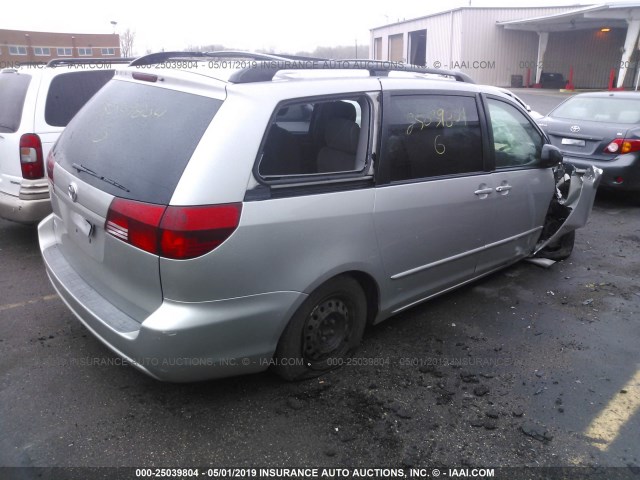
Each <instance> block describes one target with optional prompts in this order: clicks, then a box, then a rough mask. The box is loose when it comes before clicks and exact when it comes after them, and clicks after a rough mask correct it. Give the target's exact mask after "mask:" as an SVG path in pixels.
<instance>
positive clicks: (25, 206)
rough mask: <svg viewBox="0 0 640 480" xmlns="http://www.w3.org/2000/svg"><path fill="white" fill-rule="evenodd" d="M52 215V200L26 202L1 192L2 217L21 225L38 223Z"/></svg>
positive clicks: (0, 211)
mask: <svg viewBox="0 0 640 480" xmlns="http://www.w3.org/2000/svg"><path fill="white" fill-rule="evenodd" d="M50 213H51V200H50V199H49V196H48V195H47V198H40V199H34V200H24V199H21V198H19V197H16V196H14V195H8V194H6V193H2V192H0V217H1V218H5V219H7V220H12V221H14V222H20V223H38V222H39V221H40V220H42V219H43V218H44V217H46V216H47V215H49V214H50Z"/></svg>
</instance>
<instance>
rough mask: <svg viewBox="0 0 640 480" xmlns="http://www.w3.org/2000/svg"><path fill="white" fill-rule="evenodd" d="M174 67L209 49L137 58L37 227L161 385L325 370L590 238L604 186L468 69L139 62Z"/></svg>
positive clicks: (58, 182)
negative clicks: (471, 290) (416, 311)
mask: <svg viewBox="0 0 640 480" xmlns="http://www.w3.org/2000/svg"><path fill="white" fill-rule="evenodd" d="M176 55H179V56H181V57H185V56H189V55H194V58H196V57H201V56H202V55H205V54H202V53H197V54H190V53H189V52H178V53H176V52H167V53H163V54H154V55H150V56H149V57H141V58H140V59H138V60H136V61H135V62H134V63H133V64H132V65H131V66H129V67H127V68H125V69H123V70H121V71H119V72H118V73H117V74H116V76H115V77H114V79H113V80H112V81H111V82H109V83H108V84H107V85H106V86H105V87H104V88H103V89H102V90H101V91H100V92H98V93H97V94H96V96H95V97H94V98H93V99H92V100H91V101H90V102H89V103H88V104H87V105H86V107H85V108H84V109H83V110H82V111H81V112H80V113H79V114H78V115H77V116H76V118H74V120H72V122H71V123H70V124H69V126H68V127H67V128H66V130H65V132H64V133H63V134H62V136H61V137H60V140H59V141H58V142H57V143H56V145H55V147H54V148H53V150H52V152H51V154H50V155H49V158H48V160H47V165H46V170H47V176H48V179H49V186H50V191H51V197H52V206H53V213H52V214H51V215H50V216H49V217H47V218H46V219H45V220H44V221H43V222H42V223H41V224H40V225H39V240H40V248H41V251H42V255H43V258H44V263H45V266H46V270H47V273H48V275H49V278H50V279H51V282H52V284H53V285H54V287H55V288H56V290H57V291H58V293H59V294H60V297H61V298H62V299H63V301H64V302H65V303H66V304H67V305H68V306H69V308H70V310H71V311H72V312H73V314H75V315H76V316H77V317H78V319H79V320H80V321H81V322H82V323H83V324H84V325H85V326H86V327H87V328H88V329H89V330H90V331H91V332H92V333H93V334H94V335H95V336H96V337H97V338H98V339H99V340H101V341H102V342H103V343H105V344H106V345H107V346H108V347H109V348H111V349H112V350H113V351H114V352H116V353H117V354H118V355H120V356H122V357H124V358H125V359H127V360H128V362H129V363H130V364H131V365H132V366H134V367H136V368H138V369H140V370H141V371H143V372H145V373H147V374H149V375H151V376H152V377H154V378H157V379H160V380H166V381H176V382H186V381H196V380H203V379H210V378H219V377H225V376H230V375H239V374H247V373H253V372H259V371H262V370H265V369H267V368H269V367H270V368H272V369H273V370H274V371H276V372H277V373H278V374H279V375H281V376H282V377H283V378H286V379H291V380H295V379H301V378H308V377H312V376H316V375H320V374H322V373H323V372H326V371H328V370H330V369H332V368H335V367H336V366H337V365H341V364H342V363H344V362H343V359H344V358H346V357H348V356H349V355H351V354H352V352H353V351H354V349H355V348H356V347H357V346H358V344H359V343H360V341H361V339H362V335H363V332H364V330H365V328H366V327H367V325H371V324H375V323H378V322H381V321H383V320H385V319H387V318H389V317H391V316H392V315H394V314H395V313H398V312H401V311H403V310H406V309H408V308H410V307H412V306H414V305H417V304H419V303H421V302H423V301H426V300H428V299H430V298H433V297H435V296H437V295H441V294H443V293H445V292H448V291H450V290H452V289H454V288H456V287H459V286H461V285H464V284H467V283H469V282H471V281H474V280H476V279H478V278H480V277H482V276H485V275H488V274H489V273H491V272H494V271H496V270H498V269H501V268H504V267H506V266H508V265H511V264H513V263H514V262H517V261H519V260H522V259H525V258H530V257H532V256H534V255H537V256H547V257H553V256H554V255H555V257H556V259H560V258H566V256H568V255H569V254H570V253H571V249H572V248H573V230H575V229H576V228H579V227H581V226H583V225H584V224H585V223H586V222H587V219H588V216H589V212H590V211H591V208H592V205H593V201H594V196H595V191H596V188H597V185H598V182H599V179H600V175H601V172H600V171H599V170H598V169H589V170H587V171H583V170H579V169H574V170H573V171H571V172H570V171H569V170H568V169H567V170H566V171H565V170H564V167H563V166H562V163H561V156H560V155H559V152H558V150H557V149H555V147H551V146H550V145H548V141H547V139H546V137H545V135H544V134H543V133H542V131H541V130H540V129H539V127H538V126H537V125H535V123H534V122H533V121H532V120H531V118H530V117H529V116H528V114H527V113H526V111H525V110H524V109H523V108H522V107H521V106H519V105H518V104H517V103H515V102H514V101H513V100H511V99H510V98H509V97H508V96H506V95H502V94H500V93H499V92H498V93H496V90H495V89H491V88H485V87H483V86H479V85H475V84H474V83H473V82H472V81H471V80H470V79H469V78H468V77H467V76H465V75H463V74H459V73H456V72H444V71H441V70H438V71H437V72H435V73H436V74H435V75H434V72H433V71H429V70H425V69H417V68H416V69H414V68H413V67H411V68H412V71H411V72H410V73H411V74H410V75H403V74H402V73H403V72H400V73H401V74H400V75H397V76H396V75H393V74H394V73H397V72H395V71H392V70H393V68H396V69H397V68H400V67H395V66H392V65H389V64H388V63H383V62H375V61H371V62H368V63H367V65H368V67H367V68H369V69H368V70H367V69H363V67H361V66H360V67H354V68H349V64H348V62H347V63H341V64H340V65H339V66H340V68H337V67H336V66H333V67H329V68H322V67H318V68H316V69H314V68H313V67H309V64H308V63H307V64H305V65H306V68H305V69H304V70H300V71H299V70H297V69H296V68H295V66H294V67H292V66H291V65H292V64H291V62H288V63H286V62H285V61H284V60H283V59H280V58H278V57H272V56H268V55H258V54H240V53H238V52H220V53H207V54H206V55H208V56H216V55H220V56H221V57H223V58H228V57H229V55H240V58H246V57H247V56H251V57H252V58H253V59H254V60H255V62H256V64H257V65H258V67H259V68H254V67H252V68H247V69H238V70H228V69H226V70H223V69H220V70H215V69H211V68H203V69H201V70H198V71H197V72H194V71H191V70H187V69H176V68H166V69H162V70H161V74H159V75H156V74H150V73H148V71H146V70H145V71H144V72H143V73H141V72H140V71H139V70H138V68H137V67H139V66H143V65H147V64H150V63H153V62H162V61H166V60H168V59H170V58H174V57H175V56H176ZM281 65H282V66H281ZM285 66H286V68H285ZM374 67H375V68H374ZM319 70H323V71H319ZM203 72H206V73H203ZM443 73H444V74H445V75H449V76H450V78H451V79H453V81H452V80H451V79H447V78H444V77H443ZM390 74H391V75H390ZM176 125H180V130H179V132H177V131H176V130H175V126H176ZM141 138H144V139H145V142H143V143H140V139H141Z"/></svg>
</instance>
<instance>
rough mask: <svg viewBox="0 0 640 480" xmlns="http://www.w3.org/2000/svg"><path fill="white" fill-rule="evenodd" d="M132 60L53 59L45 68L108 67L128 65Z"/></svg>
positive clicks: (119, 58)
mask: <svg viewBox="0 0 640 480" xmlns="http://www.w3.org/2000/svg"><path fill="white" fill-rule="evenodd" d="M132 60H134V59H133V58H129V57H113V58H105V57H100V58H54V59H53V60H49V63H47V67H61V66H63V65H90V64H94V65H95V64H98V65H109V64H111V63H130V62H131V61H132Z"/></svg>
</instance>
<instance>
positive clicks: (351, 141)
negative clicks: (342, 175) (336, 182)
mask: <svg viewBox="0 0 640 480" xmlns="http://www.w3.org/2000/svg"><path fill="white" fill-rule="evenodd" d="M359 138H360V127H358V124H357V123H356V122H354V121H351V120H347V119H344V118H335V119H333V120H332V121H331V122H330V123H328V124H327V126H326V130H325V146H324V147H322V148H321V149H320V152H319V153H318V173H326V172H347V171H351V170H356V152H357V150H358V140H359Z"/></svg>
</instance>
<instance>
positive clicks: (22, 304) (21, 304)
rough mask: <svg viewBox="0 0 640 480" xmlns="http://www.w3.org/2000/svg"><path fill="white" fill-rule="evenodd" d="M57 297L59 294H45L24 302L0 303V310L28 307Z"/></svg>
mask: <svg viewBox="0 0 640 480" xmlns="http://www.w3.org/2000/svg"><path fill="white" fill-rule="evenodd" d="M56 298H58V295H56V294H55V293H54V294H53V295H45V296H44V297H40V298H32V299H31V300H26V301H24V302H19V303H8V304H6V305H0V312H3V311H5V310H12V309H14V308H20V307H26V306H27V305H33V304H36V303H40V302H48V301H50V300H54V299H56Z"/></svg>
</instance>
